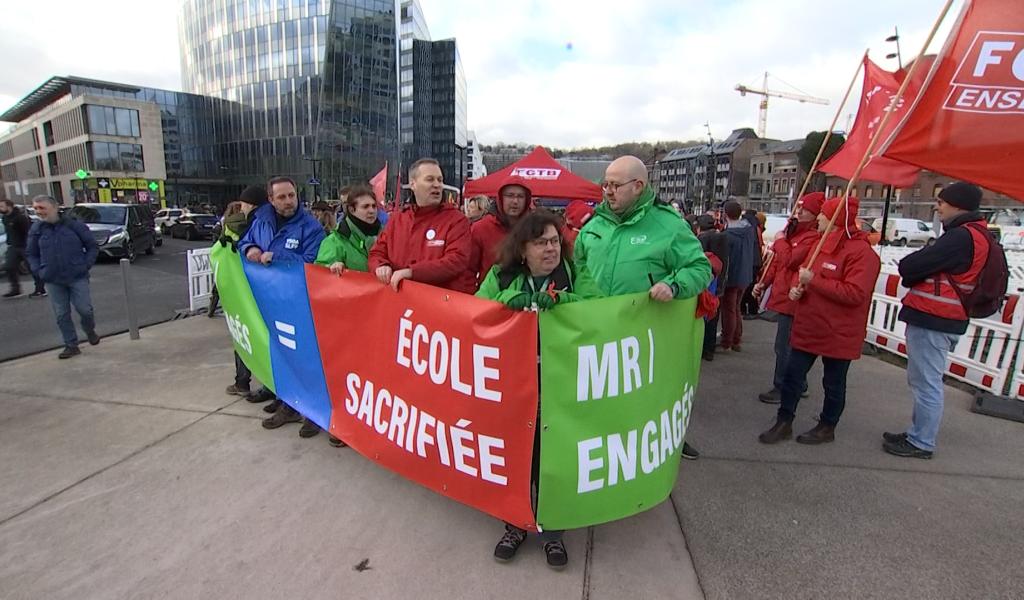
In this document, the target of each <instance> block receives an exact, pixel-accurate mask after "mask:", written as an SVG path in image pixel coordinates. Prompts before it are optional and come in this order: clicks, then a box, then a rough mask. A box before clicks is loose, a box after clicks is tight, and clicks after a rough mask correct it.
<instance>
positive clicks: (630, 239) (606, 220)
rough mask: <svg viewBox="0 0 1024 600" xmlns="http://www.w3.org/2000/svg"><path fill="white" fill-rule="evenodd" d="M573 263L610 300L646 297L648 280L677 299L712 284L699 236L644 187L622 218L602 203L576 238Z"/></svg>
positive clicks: (649, 286)
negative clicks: (669, 290) (643, 294)
mask: <svg viewBox="0 0 1024 600" xmlns="http://www.w3.org/2000/svg"><path fill="white" fill-rule="evenodd" d="M575 258H576V264H577V265H578V266H579V267H580V268H581V269H586V270H588V271H589V272H590V273H592V274H593V275H594V279H596V280H597V284H598V286H600V288H601V289H602V290H603V291H604V292H605V294H606V295H609V296H619V295H622V294H632V293H636V292H646V291H647V290H649V289H651V287H652V283H651V282H652V280H653V281H654V282H655V283H657V282H663V283H666V284H668V285H669V286H670V287H672V288H673V290H674V291H675V296H676V298H692V297H693V296H696V295H697V294H699V293H701V292H702V291H704V290H706V289H707V287H708V284H710V283H711V264H710V263H709V262H708V259H707V258H706V257H705V256H704V250H703V249H702V248H701V245H700V242H699V241H698V240H697V236H695V235H694V234H693V231H692V230H691V229H690V226H689V225H688V224H687V223H686V221H683V220H682V219H681V218H679V215H678V214H676V212H675V211H674V210H672V208H671V207H670V206H667V205H662V204H658V203H655V202H654V192H653V191H652V190H651V189H650V188H646V189H645V190H644V192H643V193H642V194H641V195H640V197H639V198H637V201H636V204H634V205H633V207H632V208H630V209H629V210H628V211H627V212H626V213H625V214H624V215H622V216H621V217H620V216H619V215H616V214H615V213H614V212H612V209H611V208H610V207H609V206H608V202H607V201H605V202H602V203H601V204H600V205H599V206H598V207H597V210H596V211H594V217H593V218H592V219H590V220H589V221H587V224H586V225H584V226H583V229H582V230H580V233H579V237H577V238H576V249H575Z"/></svg>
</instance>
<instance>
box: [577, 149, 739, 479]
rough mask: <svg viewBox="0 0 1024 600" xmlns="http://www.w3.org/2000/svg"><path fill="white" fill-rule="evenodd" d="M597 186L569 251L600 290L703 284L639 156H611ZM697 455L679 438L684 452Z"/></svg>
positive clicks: (671, 293)
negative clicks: (598, 192)
mask: <svg viewBox="0 0 1024 600" xmlns="http://www.w3.org/2000/svg"><path fill="white" fill-rule="evenodd" d="M601 188H602V189H603V190H604V202H602V203H601V204H600V205H598V207H597V209H596V210H595V211H594V217H593V218H592V219H590V221H588V222H587V224H586V225H584V226H583V229H581V230H580V234H579V237H577V238H576V247H575V250H574V254H575V259H576V264H577V266H578V267H579V268H580V269H586V270H587V271H588V272H590V273H592V274H593V276H594V278H595V279H596V280H597V284H598V287H599V288H600V289H601V291H602V292H604V294H605V295H609V296H615V295H620V294H633V293H637V292H647V293H648V295H649V296H650V298H651V299H652V300H654V301H656V302H669V301H671V300H672V299H674V298H692V297H694V296H696V295H697V294H699V293H701V292H702V291H704V290H706V289H707V287H708V284H710V283H711V265H710V264H709V263H708V259H707V258H706V257H705V256H704V250H703V248H701V245H700V242H699V241H698V240H697V236H695V235H694V234H693V231H692V230H691V229H690V226H689V225H688V224H687V223H686V222H685V221H683V220H682V219H680V218H679V215H678V214H677V213H676V211H675V210H673V209H672V207H671V206H668V205H667V204H661V203H657V202H655V200H654V190H652V189H651V187H650V184H649V183H648V177H647V167H646V166H645V165H644V162H643V161H642V160H640V159H639V158H637V157H635V156H623V157H620V158H617V159H615V160H614V161H612V163H611V164H610V165H608V168H607V169H606V170H605V180H604V182H603V183H602V184H601ZM737 216H738V215H737ZM748 227H749V225H748ZM737 308H738V303H737ZM698 456H699V453H698V452H697V451H696V450H694V449H693V448H691V447H690V445H689V444H686V443H685V442H684V444H683V457H684V458H689V459H696V458H697V457H698Z"/></svg>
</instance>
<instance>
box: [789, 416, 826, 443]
mask: <svg viewBox="0 0 1024 600" xmlns="http://www.w3.org/2000/svg"><path fill="white" fill-rule="evenodd" d="M835 439H836V428H835V426H833V425H826V424H825V423H822V422H821V421H819V422H818V424H817V425H815V426H814V429H812V430H810V431H807V432H805V433H801V434H800V435H798V436H796V441H797V442H798V443H801V444H812V445H813V444H827V443H829V442H833V441H835Z"/></svg>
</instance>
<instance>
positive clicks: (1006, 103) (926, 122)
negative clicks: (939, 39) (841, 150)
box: [884, 0, 1024, 202]
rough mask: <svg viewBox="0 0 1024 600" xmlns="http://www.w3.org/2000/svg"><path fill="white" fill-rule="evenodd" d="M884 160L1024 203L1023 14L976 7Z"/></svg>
mask: <svg viewBox="0 0 1024 600" xmlns="http://www.w3.org/2000/svg"><path fill="white" fill-rule="evenodd" d="M884 152H885V156H889V157H892V158H894V159H898V160H901V161H903V162H907V163H911V164H914V165H918V166H920V167H922V168H925V169H930V170H932V171H935V172H938V173H943V174H945V175H949V176H950V177H956V178H959V179H963V180H966V181H970V182H972V183H975V184H977V185H980V186H983V187H986V188H989V189H992V190H996V191H998V192H1002V193H1004V194H1007V195H1008V196H1012V197H1014V198H1016V199H1017V200H1018V201H1021V202H1024V178H1022V177H1021V176H1020V172H1019V171H1018V170H1017V169H1019V168H1020V165H1021V161H1022V160H1024V9H1022V8H1021V2H1020V0H974V1H973V2H968V3H967V5H966V6H965V8H964V11H963V13H962V14H961V16H960V19H959V21H958V22H957V24H956V26H954V27H953V32H952V33H951V34H950V38H949V40H947V41H946V46H945V49H944V52H943V54H942V58H941V60H939V61H938V62H937V64H936V65H935V68H934V69H933V72H932V73H931V74H930V75H929V78H928V80H927V82H926V87H925V89H924V92H923V93H922V94H921V96H920V98H918V99H917V101H916V102H915V103H914V104H913V106H912V107H911V110H910V114H909V115H908V116H907V117H906V118H905V120H904V122H903V123H902V124H901V126H900V127H899V128H898V130H897V132H896V134H895V137H894V138H893V139H892V140H891V141H890V142H889V144H888V147H887V148H886V149H885V150H884Z"/></svg>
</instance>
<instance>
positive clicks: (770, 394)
mask: <svg viewBox="0 0 1024 600" xmlns="http://www.w3.org/2000/svg"><path fill="white" fill-rule="evenodd" d="M757 399H758V400H760V401H761V402H764V403H765V404H781V403H782V392H780V391H779V389H778V388H772V389H770V390H768V391H767V392H764V393H763V394H758V395H757Z"/></svg>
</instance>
